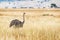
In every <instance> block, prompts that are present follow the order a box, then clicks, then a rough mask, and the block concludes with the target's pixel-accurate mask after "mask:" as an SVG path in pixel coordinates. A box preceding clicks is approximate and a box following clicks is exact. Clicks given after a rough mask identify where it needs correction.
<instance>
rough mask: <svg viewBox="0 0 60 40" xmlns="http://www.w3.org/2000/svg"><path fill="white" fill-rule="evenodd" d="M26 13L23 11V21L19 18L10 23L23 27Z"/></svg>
mask: <svg viewBox="0 0 60 40" xmlns="http://www.w3.org/2000/svg"><path fill="white" fill-rule="evenodd" d="M24 17H25V13H23V22H21V21H19V20H18V19H15V20H12V21H11V23H10V27H12V26H13V25H14V26H15V27H23V24H24V22H25V18H24Z"/></svg>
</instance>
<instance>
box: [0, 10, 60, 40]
mask: <svg viewBox="0 0 60 40" xmlns="http://www.w3.org/2000/svg"><path fill="white" fill-rule="evenodd" d="M24 12H25V13H26V15H25V24H24V26H23V28H14V27H11V28H10V27H9V24H10V22H11V20H13V19H15V18H17V19H19V20H21V21H22V15H23V13H24ZM43 14H53V16H42V15H43ZM0 40H60V10H52V11H51V10H20V11H19V10H18V11H16V10H15V11H11V10H10V11H8V10H7V11H6V10H5V11H3V10H2V11H1V10H0Z"/></svg>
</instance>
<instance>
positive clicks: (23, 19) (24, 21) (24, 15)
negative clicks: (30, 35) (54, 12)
mask: <svg viewBox="0 0 60 40" xmlns="http://www.w3.org/2000/svg"><path fill="white" fill-rule="evenodd" d="M24 22H25V15H24V14H23V23H24Z"/></svg>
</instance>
